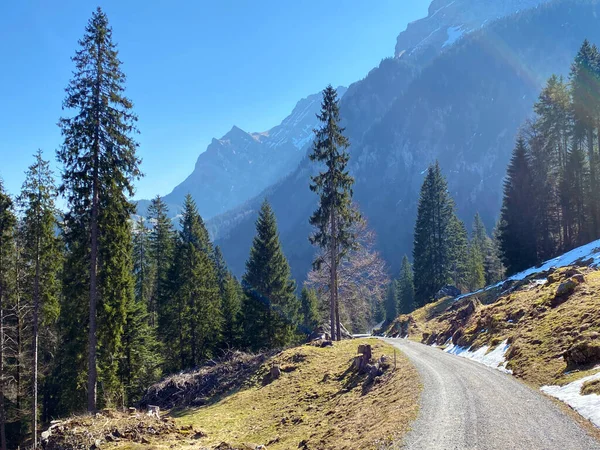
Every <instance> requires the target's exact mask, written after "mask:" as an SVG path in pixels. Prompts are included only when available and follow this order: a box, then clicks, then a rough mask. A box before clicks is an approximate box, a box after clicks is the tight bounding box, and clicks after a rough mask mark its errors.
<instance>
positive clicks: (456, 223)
mask: <svg viewBox="0 0 600 450" xmlns="http://www.w3.org/2000/svg"><path fill="white" fill-rule="evenodd" d="M448 240H449V245H450V255H449V258H450V277H451V279H452V282H453V283H454V285H455V286H456V287H458V288H460V289H463V288H465V287H466V286H467V284H468V282H467V279H468V277H469V236H468V233H467V228H466V227H465V224H464V223H463V222H462V221H461V220H460V219H459V218H458V217H456V215H454V214H453V215H452V219H451V220H450V227H449V229H448Z"/></svg>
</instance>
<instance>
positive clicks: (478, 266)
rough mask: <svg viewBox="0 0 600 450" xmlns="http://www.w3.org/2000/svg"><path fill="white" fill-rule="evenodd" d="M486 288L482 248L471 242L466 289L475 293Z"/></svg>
mask: <svg viewBox="0 0 600 450" xmlns="http://www.w3.org/2000/svg"><path fill="white" fill-rule="evenodd" d="M484 286H485V268H484V257H483V254H482V253H481V248H480V247H479V246H478V245H477V244H476V243H474V242H471V243H470V245H469V250H468V260H467V277H466V280H465V287H466V288H467V291H468V292H473V291H476V290H478V289H481V288H482V287H484Z"/></svg>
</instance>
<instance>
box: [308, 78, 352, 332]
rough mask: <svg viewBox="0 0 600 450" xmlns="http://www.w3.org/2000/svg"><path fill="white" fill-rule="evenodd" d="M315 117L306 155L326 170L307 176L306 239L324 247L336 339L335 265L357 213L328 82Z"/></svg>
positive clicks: (345, 143) (348, 244)
mask: <svg viewBox="0 0 600 450" xmlns="http://www.w3.org/2000/svg"><path fill="white" fill-rule="evenodd" d="M317 118H318V119H319V120H320V121H321V124H322V126H321V128H319V129H317V130H314V132H315V140H314V143H313V150H312V153H311V154H310V155H309V157H310V160H311V161H316V162H318V163H320V164H321V165H322V164H324V165H325V166H326V168H327V170H326V171H325V172H319V174H318V175H316V176H314V177H311V181H312V183H311V185H310V189H311V191H313V192H316V193H317V194H318V195H319V207H318V208H317V210H316V211H315V212H314V213H313V215H312V216H311V218H310V224H311V225H312V226H313V227H315V229H316V230H315V232H314V233H313V234H312V235H311V236H310V242H311V243H312V244H313V245H318V246H319V247H321V248H322V249H326V250H327V254H328V256H329V266H330V267H329V270H330V282H329V297H330V299H329V301H330V305H329V308H330V323H331V338H332V339H333V340H336V339H337V340H340V339H341V323H340V317H339V316H340V313H339V310H340V308H339V299H338V280H337V276H338V265H339V263H340V261H341V260H342V259H343V258H344V256H345V255H346V254H347V252H348V251H349V250H350V249H351V248H352V247H353V245H354V243H355V240H356V236H355V235H354V233H353V232H352V228H351V227H352V224H353V223H354V222H356V221H358V220H360V216H359V215H358V213H357V212H356V210H355V209H353V208H352V207H351V203H352V185H353V184H354V179H353V178H352V177H351V176H350V175H349V173H348V170H347V165H348V161H349V159H350V156H349V155H348V153H347V152H346V148H347V147H348V146H349V145H350V144H349V141H348V139H347V138H346V137H345V136H344V134H343V133H344V129H343V128H341V127H340V125H339V122H340V110H339V104H338V99H337V92H336V90H335V89H334V88H333V87H331V85H329V86H327V88H325V90H324V91H323V102H322V104H321V113H320V114H319V115H317ZM322 263H323V261H322V260H321V259H320V258H317V260H316V261H315V262H314V266H315V267H316V268H317V269H318V268H319V267H320V266H321V264H322Z"/></svg>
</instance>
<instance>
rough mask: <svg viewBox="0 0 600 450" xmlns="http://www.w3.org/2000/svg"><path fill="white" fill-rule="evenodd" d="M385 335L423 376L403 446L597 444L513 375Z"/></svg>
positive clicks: (563, 448)
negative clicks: (416, 408)
mask: <svg viewBox="0 0 600 450" xmlns="http://www.w3.org/2000/svg"><path fill="white" fill-rule="evenodd" d="M385 341H386V342H388V343H390V344H392V345H394V346H396V347H398V348H399V349H401V350H402V351H403V352H404V353H405V354H406V355H407V356H408V357H409V359H410V360H411V361H412V363H413V364H414V365H415V366H416V367H417V369H418V371H419V374H420V375H421V379H422V382H423V394H422V397H421V410H420V413H419V417H418V419H417V420H416V422H415V423H414V424H413V427H412V431H411V432H410V433H409V434H408V435H407V437H406V440H405V447H404V448H407V449H415V450H417V449H419V450H421V449H423V450H442V449H443V450H450V449H457V450H466V449H477V450H488V449H489V450H491V449H503V450H508V449H528V450H535V449H544V450H551V449H557V450H571V449H572V450H584V449H585V450H594V449H599V450H600V443H598V442H597V441H596V440H595V439H594V438H592V437H590V436H589V435H588V434H587V433H586V432H585V431H584V430H583V429H582V428H581V427H580V426H579V425H578V424H577V423H576V422H574V421H573V419H571V418H570V417H569V416H568V415H567V414H565V413H564V412H563V411H561V410H560V408H559V407H558V406H557V405H555V404H554V403H553V402H552V401H551V400H550V399H548V398H546V397H544V395H543V394H541V393H540V392H537V391H535V390H533V389H531V388H529V387H528V386H526V385H524V384H523V383H521V382H519V381H518V380H516V379H515V378H513V377H512V376H510V375H507V374H504V373H502V372H500V371H497V370H494V369H490V368H489V367H486V366H484V365H482V364H479V363H476V362H473V361H470V360H467V359H465V358H460V357H458V356H454V355H449V354H447V353H444V352H442V351H440V350H439V349H436V348H432V347H428V346H426V345H423V344H418V343H416V342H411V341H408V340H404V339H385Z"/></svg>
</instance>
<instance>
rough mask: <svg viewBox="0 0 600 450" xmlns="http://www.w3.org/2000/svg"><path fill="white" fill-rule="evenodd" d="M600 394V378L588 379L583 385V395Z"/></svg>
mask: <svg viewBox="0 0 600 450" xmlns="http://www.w3.org/2000/svg"><path fill="white" fill-rule="evenodd" d="M590 394H596V395H600V380H592V381H586V382H585V383H583V386H582V387H581V395H590Z"/></svg>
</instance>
